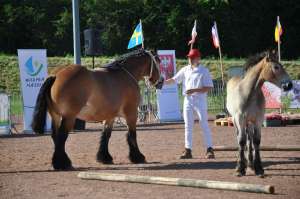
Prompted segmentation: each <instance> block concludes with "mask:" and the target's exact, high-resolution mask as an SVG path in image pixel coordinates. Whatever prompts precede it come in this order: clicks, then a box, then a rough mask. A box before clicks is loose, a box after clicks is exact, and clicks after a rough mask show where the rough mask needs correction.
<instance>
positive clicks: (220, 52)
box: [214, 22, 225, 87]
mask: <svg viewBox="0 0 300 199" xmlns="http://www.w3.org/2000/svg"><path fill="white" fill-rule="evenodd" d="M214 25H215V27H216V31H217V35H218V39H219V59H220V66H221V76H222V86H223V87H224V85H225V83H224V70H223V62H222V51H221V41H220V38H219V33H218V28H217V22H214Z"/></svg>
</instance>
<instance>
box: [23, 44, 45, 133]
mask: <svg viewBox="0 0 300 199" xmlns="http://www.w3.org/2000/svg"><path fill="white" fill-rule="evenodd" d="M18 59H19V69H20V79H21V84H22V96H23V121H24V132H25V133H32V132H33V131H32V128H31V122H32V116H33V111H34V107H35V102H36V98H37V95H38V93H39V90H40V88H41V86H42V84H43V82H44V80H45V79H46V78H47V55H46V50H45V49H18ZM47 129H50V122H49V120H48V121H47Z"/></svg>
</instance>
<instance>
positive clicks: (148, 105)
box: [140, 19, 152, 123]
mask: <svg viewBox="0 0 300 199" xmlns="http://www.w3.org/2000/svg"><path fill="white" fill-rule="evenodd" d="M140 24H141V32H142V49H145V46H144V33H143V25H142V20H141V19H140ZM150 92H151V91H150V89H149V88H148V87H146V96H147V112H148V122H149V123H150V122H151V113H152V110H151V108H150V107H151V102H150Z"/></svg>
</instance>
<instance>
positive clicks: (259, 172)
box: [253, 126, 264, 177]
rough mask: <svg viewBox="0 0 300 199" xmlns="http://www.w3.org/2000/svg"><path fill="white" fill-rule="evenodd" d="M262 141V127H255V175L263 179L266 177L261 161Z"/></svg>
mask: <svg viewBox="0 0 300 199" xmlns="http://www.w3.org/2000/svg"><path fill="white" fill-rule="evenodd" d="M260 139H261V127H260V126H255V127H254V134H253V145H254V171H255V174H256V175H258V176H260V177H263V176H264V169H263V167H262V163H261V159H260V150H259V145H260Z"/></svg>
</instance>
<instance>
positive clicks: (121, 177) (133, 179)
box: [78, 172, 275, 194]
mask: <svg viewBox="0 0 300 199" xmlns="http://www.w3.org/2000/svg"><path fill="white" fill-rule="evenodd" d="M78 177H79V178H82V179H88V180H103V181H117V182H130V183H144V184H160V185H173V186H185V187H197V188H208V189H221V190H231V191H243V192H254V193H266V194H273V193H274V191H275V189H274V187H273V186H270V185H257V184H245V183H236V182H224V181H211V180H197V179H185V178H169V177H156V176H138V175H127V174H115V173H100V172H80V173H79V174H78Z"/></svg>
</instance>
